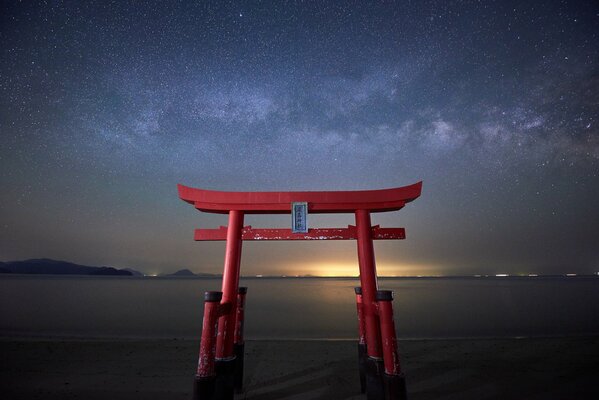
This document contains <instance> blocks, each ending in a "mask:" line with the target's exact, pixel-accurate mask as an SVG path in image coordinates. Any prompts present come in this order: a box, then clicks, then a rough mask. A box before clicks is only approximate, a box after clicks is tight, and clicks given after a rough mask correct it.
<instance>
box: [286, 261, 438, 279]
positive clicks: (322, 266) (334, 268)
mask: <svg viewBox="0 0 599 400" xmlns="http://www.w3.org/2000/svg"><path fill="white" fill-rule="evenodd" d="M284 270H285V271H286V274H287V275H288V276H294V275H300V276H302V275H313V276H322V277H336V276H351V277H358V276H359V268H358V263H357V262H356V263H355V264H352V263H342V262H339V263H335V262H322V263H312V264H302V265H297V264H292V265H288V266H286V267H285V268H284ZM439 271H440V268H438V267H435V266H431V265H417V264H410V265H406V264H403V265H397V264H386V263H381V264H379V265H377V275H379V276H418V275H423V276H426V275H438V274H439Z"/></svg>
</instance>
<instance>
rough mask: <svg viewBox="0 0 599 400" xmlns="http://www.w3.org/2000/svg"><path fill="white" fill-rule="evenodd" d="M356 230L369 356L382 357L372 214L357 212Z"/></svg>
mask: <svg viewBox="0 0 599 400" xmlns="http://www.w3.org/2000/svg"><path fill="white" fill-rule="evenodd" d="M356 228H357V231H358V262H359V265H360V286H361V287H362V309H363V315H364V326H365V328H366V349H367V351H368V356H369V357H373V358H380V357H382V352H381V340H380V328H379V319H378V315H377V305H376V291H377V288H378V284H377V279H376V264H375V261H374V247H373V245H372V236H371V232H372V230H371V226H370V212H368V211H367V210H356Z"/></svg>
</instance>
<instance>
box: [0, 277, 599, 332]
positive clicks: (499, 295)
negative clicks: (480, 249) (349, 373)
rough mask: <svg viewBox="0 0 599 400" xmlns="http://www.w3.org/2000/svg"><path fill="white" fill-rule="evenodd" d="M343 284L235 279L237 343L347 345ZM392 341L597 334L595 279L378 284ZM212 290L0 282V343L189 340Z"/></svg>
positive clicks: (113, 282) (350, 322)
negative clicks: (63, 338)
mask: <svg viewBox="0 0 599 400" xmlns="http://www.w3.org/2000/svg"><path fill="white" fill-rule="evenodd" d="M356 283H357V280H353V279H259V278H255V279H242V285H243V286H248V287H249V289H248V296H247V307H246V310H247V311H246V336H247V338H248V339H258V338H281V339H283V338H306V339H319V338H327V339H350V338H355V335H356V333H355V331H356V317H355V304H354V292H353V287H354V286H355V285H356ZM379 286H380V287H381V288H384V289H393V290H394V291H395V294H396V300H395V302H394V307H395V320H396V326H397V330H398V336H399V337H403V338H408V337H410V338H420V337H471V336H531V335H578V334H599V278H597V277H576V278H488V279H484V278H464V279H461V278H460V279H457V278H453V279H446V278H445V279H444V278H439V279H385V280H381V281H380V282H379ZM219 289H220V280H214V279H196V278H190V279H176V278H119V277H56V276H54V277H39V276H38V277H36V276H23V275H21V276H7V275H3V276H0V334H1V335H68V336H93V337H104V336H108V337H149V338H157V337H166V338H175V337H176V338H198V337H199V334H200V329H201V322H202V321H201V320H202V309H203V304H202V297H203V292H204V291H206V290H219Z"/></svg>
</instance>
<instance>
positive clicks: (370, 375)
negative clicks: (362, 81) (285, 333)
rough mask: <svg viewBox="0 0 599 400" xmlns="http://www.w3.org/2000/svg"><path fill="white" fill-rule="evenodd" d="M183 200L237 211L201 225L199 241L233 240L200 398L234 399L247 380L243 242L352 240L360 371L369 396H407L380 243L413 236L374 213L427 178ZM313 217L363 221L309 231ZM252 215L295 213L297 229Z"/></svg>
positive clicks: (192, 194)
mask: <svg viewBox="0 0 599 400" xmlns="http://www.w3.org/2000/svg"><path fill="white" fill-rule="evenodd" d="M178 190H179V197H180V198H181V199H182V200H184V201H186V202H188V203H190V204H192V205H193V206H194V207H195V208H197V209H198V210H200V211H204V212H209V213H219V214H228V215H229V225H228V226H226V227H225V226H221V227H220V228H217V229H196V230H195V235H194V239H195V240H200V241H206V240H208V241H210V240H226V247H225V263H224V271H223V282H222V292H206V294H205V305H204V322H203V328H202V339H201V343H200V357H199V362H198V368H197V371H196V377H195V384H194V395H193V396H194V397H193V398H194V399H196V400H200V399H201V400H207V399H208V400H213V399H214V400H216V399H218V400H221V399H227V400H228V399H233V392H234V390H235V391H238V392H239V391H241V389H242V381H243V352H244V339H243V317H244V313H243V307H244V303H245V295H246V291H247V288H240V287H239V276H240V273H239V267H240V261H241V246H242V242H243V240H349V239H356V240H357V243H358V261H359V271H360V287H357V288H356V290H355V292H356V302H357V310H358V320H359V337H360V339H359V344H358V351H359V368H360V383H361V388H362V392H365V391H366V392H367V398H368V399H381V400H383V399H386V400H395V399H403V398H405V379H404V375H403V373H402V371H401V367H400V363H399V356H398V352H397V339H396V334H395V325H394V322H393V309H392V305H391V301H392V300H393V294H392V292H391V291H388V290H378V284H377V275H376V264H375V257H374V247H373V243H372V241H373V240H388V239H405V230H404V228H381V227H379V226H378V225H377V226H372V225H371V222H370V213H373V212H385V211H397V210H400V209H401V208H403V207H404V206H405V205H406V203H409V202H411V201H413V200H415V199H416V198H418V197H419V196H420V193H421V190H422V182H418V183H415V184H413V185H409V186H403V187H398V188H393V189H383V190H362V191H322V192H221V191H213V190H205V189H198V188H191V187H188V186H184V185H178ZM308 213H309V214H324V213H354V214H355V218H356V225H355V226H352V225H349V226H347V227H346V228H308V225H307V216H308ZM245 214H292V216H293V218H292V228H291V229H257V228H252V227H251V226H243V219H244V215H245Z"/></svg>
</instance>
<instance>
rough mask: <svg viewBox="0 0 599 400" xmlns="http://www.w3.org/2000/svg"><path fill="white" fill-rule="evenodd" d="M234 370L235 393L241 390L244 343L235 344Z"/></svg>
mask: <svg viewBox="0 0 599 400" xmlns="http://www.w3.org/2000/svg"><path fill="white" fill-rule="evenodd" d="M234 351H235V371H234V386H235V393H242V392H243V359H244V352H245V343H242V344H235V345H234Z"/></svg>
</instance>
